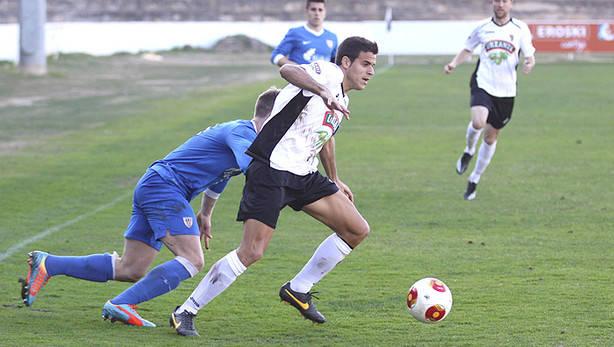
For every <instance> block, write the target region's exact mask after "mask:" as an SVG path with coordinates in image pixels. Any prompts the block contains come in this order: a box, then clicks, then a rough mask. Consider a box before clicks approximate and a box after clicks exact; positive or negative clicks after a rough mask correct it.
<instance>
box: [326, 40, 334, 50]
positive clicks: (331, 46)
mask: <svg viewBox="0 0 614 347" xmlns="http://www.w3.org/2000/svg"><path fill="white" fill-rule="evenodd" d="M333 43H334V42H333V40H326V45H327V46H328V48H330V49H333Z"/></svg>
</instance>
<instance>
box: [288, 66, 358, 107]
mask: <svg viewBox="0 0 614 347" xmlns="http://www.w3.org/2000/svg"><path fill="white" fill-rule="evenodd" d="M279 74H280V75H281V77H282V78H283V79H285V80H286V81H288V82H290V83H291V84H293V85H295V86H296V87H298V88H301V89H305V90H308V91H310V92H312V93H313V94H315V95H318V96H320V97H321V98H322V100H324V103H326V105H327V106H328V108H330V109H331V110H333V111H339V112H341V113H343V115H344V116H345V117H346V118H349V116H350V111H348V109H347V108H346V107H345V106H344V105H342V104H341V103H340V102H338V101H337V99H335V97H334V96H333V93H331V92H330V90H329V89H328V88H326V86H324V85H322V84H321V83H318V82H317V81H316V80H314V79H313V78H312V77H311V76H309V74H308V73H307V71H305V70H304V69H303V68H302V67H301V66H300V65H292V64H286V65H284V66H282V67H281V69H279Z"/></svg>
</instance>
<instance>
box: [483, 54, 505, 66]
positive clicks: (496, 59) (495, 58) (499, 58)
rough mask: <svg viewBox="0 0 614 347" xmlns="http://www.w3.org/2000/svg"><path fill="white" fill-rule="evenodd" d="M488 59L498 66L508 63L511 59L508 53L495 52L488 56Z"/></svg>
mask: <svg viewBox="0 0 614 347" xmlns="http://www.w3.org/2000/svg"><path fill="white" fill-rule="evenodd" d="M488 58H489V59H490V60H492V62H493V63H495V64H497V65H501V63H502V62H504V61H506V60H507V58H509V54H507V53H506V52H493V53H490V54H489V55H488Z"/></svg>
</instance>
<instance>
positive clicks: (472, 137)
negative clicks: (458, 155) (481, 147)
mask: <svg viewBox="0 0 614 347" xmlns="http://www.w3.org/2000/svg"><path fill="white" fill-rule="evenodd" d="M481 133H482V129H479V130H478V129H475V128H474V127H473V122H469V125H468V126H467V135H466V137H467V146H466V147H465V152H466V153H469V154H471V155H474V154H475V145H476V144H477V143H478V139H479V138H480V134H481Z"/></svg>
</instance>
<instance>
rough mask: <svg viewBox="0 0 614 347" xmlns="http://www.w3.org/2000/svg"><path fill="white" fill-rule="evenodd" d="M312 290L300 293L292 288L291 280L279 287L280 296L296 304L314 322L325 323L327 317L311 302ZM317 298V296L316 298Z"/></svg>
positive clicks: (293, 304) (285, 300)
mask: <svg viewBox="0 0 614 347" xmlns="http://www.w3.org/2000/svg"><path fill="white" fill-rule="evenodd" d="M312 296H313V293H312V292H309V293H299V292H295V291H294V290H292V288H290V282H288V283H286V284H284V285H283V286H282V287H281V288H280V289H279V297H280V298H281V301H284V302H286V303H288V304H290V305H292V306H294V307H295V308H296V309H297V310H298V311H299V312H300V313H301V314H302V315H303V317H305V318H306V319H309V320H310V321H312V322H314V323H324V322H326V318H325V317H324V316H323V315H322V314H321V313H320V312H319V311H318V309H317V308H316V305H314V304H313V303H312V302H311V297H312ZM316 299H317V298H316Z"/></svg>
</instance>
